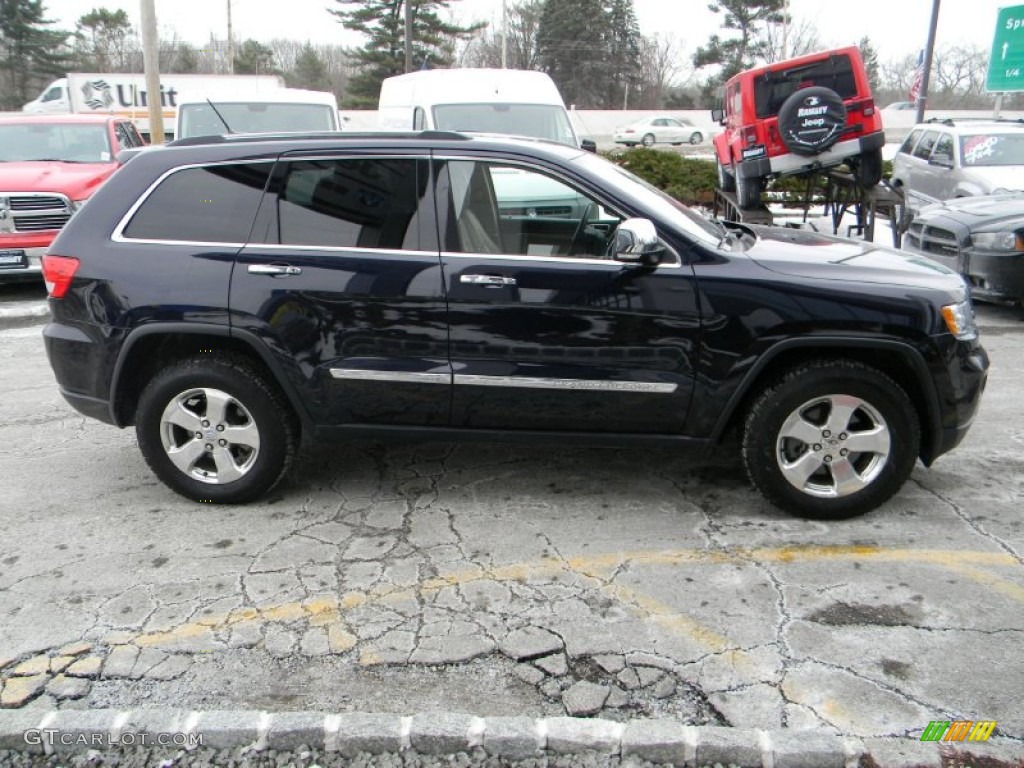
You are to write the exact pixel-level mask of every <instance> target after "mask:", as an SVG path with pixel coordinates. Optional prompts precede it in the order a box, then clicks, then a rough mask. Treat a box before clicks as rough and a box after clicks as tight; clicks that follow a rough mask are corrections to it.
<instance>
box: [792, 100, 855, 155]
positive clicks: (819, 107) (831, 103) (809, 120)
mask: <svg viewBox="0 0 1024 768" xmlns="http://www.w3.org/2000/svg"><path fill="white" fill-rule="evenodd" d="M778 124H779V135H780V137H781V138H782V143H783V144H785V145H786V148H787V149H789V151H790V152H795V153H796V154H798V155H818V154H821V153H822V152H824V151H825V150H827V149H828V148H829V147H831V146H832V145H833V144H835V143H836V142H837V141H838V140H839V137H840V135H841V134H842V130H843V128H844V127H845V126H846V105H845V104H843V99H842V97H841V96H840V95H839V94H838V93H836V92H835V91H833V90H832V89H831V88H823V87H821V86H813V87H811V88H801V89H800V90H798V91H795V92H793V93H792V94H790V96H789V98H788V99H786V100H785V101H784V102H782V106H781V107H779V117H778Z"/></svg>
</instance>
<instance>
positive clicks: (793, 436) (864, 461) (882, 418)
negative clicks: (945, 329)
mask: <svg viewBox="0 0 1024 768" xmlns="http://www.w3.org/2000/svg"><path fill="white" fill-rule="evenodd" d="M920 442H921V428H920V424H919V423H918V419H917V412H916V411H915V410H914V406H913V404H912V403H911V402H910V399H909V398H908V397H907V395H906V393H905V392H904V391H903V390H902V389H901V388H900V387H899V385H897V384H896V383H895V382H894V381H893V380H892V379H890V378H889V377H888V376H886V375H885V374H884V373H882V372H881V371H879V370H876V369H874V368H870V367H868V366H866V365H863V364H861V363H858V362H853V361H848V360H819V361H814V362H810V363H806V364H804V365H801V366H798V367H796V368H793V369H791V370H789V371H788V372H786V373H785V374H784V375H783V376H782V378H781V379H779V380H778V381H776V382H775V383H774V384H773V385H770V386H768V387H767V388H765V389H764V391H762V392H761V394H760V395H759V396H758V397H757V399H756V400H755V401H754V404H753V406H752V407H751V409H750V411H749V412H748V414H747V419H746V424H745V426H744V434H743V463H744V465H745V466H746V469H747V474H748V475H749V477H750V480H751V482H752V483H753V484H754V485H755V486H756V487H757V488H758V490H760V491H761V492H762V493H763V494H764V495H765V497H767V498H768V499H769V500H770V501H771V502H773V503H774V504H776V505H777V506H779V507H780V508H782V509H785V510H787V511H789V512H792V513H794V514H797V515H802V516H804V517H810V518H818V519H832V520H838V519H842V518H847V517H853V516H855V515H859V514H862V513H864V512H867V511H868V510H870V509H873V508H874V507H876V506H878V505H879V504H881V503H882V502H884V501H885V500H886V499H888V498H889V497H890V496H892V495H893V494H894V493H896V491H898V490H899V488H900V486H901V485H903V483H904V481H906V479H907V477H909V475H910V472H911V470H913V468H914V463H915V462H916V460H917V454H918V449H919V446H920Z"/></svg>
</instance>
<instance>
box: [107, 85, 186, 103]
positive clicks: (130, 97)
mask: <svg viewBox="0 0 1024 768" xmlns="http://www.w3.org/2000/svg"><path fill="white" fill-rule="evenodd" d="M117 100H118V102H119V103H120V104H121V106H122V107H148V106H149V99H148V98H147V93H146V90H145V89H144V88H138V87H137V86H134V85H118V86H117ZM160 103H161V104H162V105H163V106H165V107H177V106H178V90H177V89H176V88H174V87H171V88H167V89H165V88H164V86H162V85H161V86H160Z"/></svg>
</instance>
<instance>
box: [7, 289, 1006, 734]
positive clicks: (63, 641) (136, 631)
mask: <svg viewBox="0 0 1024 768" xmlns="http://www.w3.org/2000/svg"><path fill="white" fill-rule="evenodd" d="M979 315H980V321H981V324H982V327H983V339H984V342H985V345H986V347H987V348H988V350H989V352H990V354H991V357H992V373H991V377H990V380H989V386H988V391H987V392H986V395H985V397H984V400H983V404H982V408H981V412H980V414H979V416H978V420H977V422H976V423H975V425H974V427H973V429H972V430H971V432H970V433H969V434H968V437H967V439H966V441H965V442H964V444H963V445H962V446H961V447H960V448H959V449H958V450H956V451H955V452H953V453H952V454H949V455H947V456H945V457H943V458H941V459H940V460H939V461H938V462H937V463H936V464H935V465H934V466H933V467H932V468H931V469H925V468H924V467H922V466H918V467H917V468H916V469H915V471H914V474H913V477H912V480H911V482H909V483H908V484H907V486H906V487H905V488H904V489H903V491H902V492H901V493H900V494H899V495H898V496H897V497H895V499H893V500H892V501H891V502H889V503H888V504H886V505H885V506H884V507H882V508H881V509H879V510H877V511H876V512H874V513H872V514H870V515H868V516H866V517H863V518H860V519H857V520H852V521H845V522H839V523H820V522H811V521H806V520H799V519H796V518H792V517H789V516H786V515H784V514H782V513H780V512H779V511H777V510H775V509H774V508H772V507H770V506H769V505H767V504H766V503H765V502H763V501H762V500H761V499H760V497H758V496H757V495H756V494H755V493H754V492H753V491H752V490H751V488H750V487H749V486H748V484H747V482H746V480H745V478H744V476H743V474H742V471H741V469H740V467H739V465H738V463H737V462H736V461H734V460H733V459H731V458H730V457H728V456H726V457H724V458H723V457H718V456H716V457H711V458H710V459H708V460H706V461H705V462H704V463H703V464H698V463H695V460H694V459H693V457H687V456H683V455H676V454H674V453H671V452H668V451H663V450H660V449H658V450H656V451H652V450H651V449H641V450H635V449H623V450H615V449H607V448H587V447H572V448H565V447H559V446H557V445H540V446H538V445H532V446H521V445H500V444H463V445H456V444H449V443H422V444H404V443H392V444H379V443H374V442H359V443H351V444H321V445H318V446H316V447H315V448H314V449H313V450H311V451H307V453H306V455H305V456H304V457H303V459H302V460H301V461H300V462H299V463H298V466H297V467H296V468H295V469H294V470H293V472H292V474H291V476H290V478H289V479H288V480H287V481H286V482H285V483H284V484H283V485H282V486H281V487H279V488H278V489H277V490H276V491H275V492H274V494H273V495H272V497H270V498H268V499H266V500H265V501H264V502H262V503H257V504H251V505H248V506H246V507H219V506H207V505H202V504H195V503H192V502H188V501H186V500H184V499H182V498H180V497H178V496H176V495H174V494H173V493H171V492H170V491H169V490H167V489H166V488H165V487H164V486H163V485H162V484H160V483H159V482H158V481H157V480H156V479H155V478H154V477H153V476H152V475H151V474H150V473H149V471H148V470H147V468H146V466H145V464H144V462H143V460H142V457H141V455H140V454H139V452H138V449H137V447H136V445H135V439H134V433H133V432H132V431H119V430H117V429H115V428H113V427H108V426H105V425H102V424H99V423H96V422H92V421H88V420H86V419H84V418H82V417H80V416H79V415H77V414H76V413H75V412H74V411H72V410H71V409H70V407H69V406H67V405H66V404H65V403H64V401H63V400H62V399H61V398H60V396H59V394H58V392H57V389H56V386H55V384H54V381H53V377H52V374H51V372H50V370H49V366H48V364H47V362H46V359H45V354H44V351H43V347H42V342H41V337H40V328H39V327H38V326H37V327H33V328H18V329H12V330H6V331H0V370H2V374H0V377H2V378H0V381H2V391H3V393H4V397H2V398H0V466H2V471H0V478H2V480H0V484H2V491H3V492H2V494H0V524H2V531H3V537H2V547H0V685H2V688H0V705H2V706H3V707H7V708H94V707H105V708H112V707H137V706H153V707H157V706H160V707H167V706H173V707H187V708H195V709H231V708H263V709H268V710H274V711H286V710H291V709H295V710H299V709H303V710H317V711H327V710H331V711H347V710H354V711H373V712H400V713H413V712H423V711H431V710H447V711H454V712H469V713H472V714H475V715H480V716H498V715H532V716H553V715H560V714H567V713H568V714H573V715H583V716H586V715H598V716H600V717H603V718H607V719H612V720H627V719H630V718H635V717H647V716H658V717H671V718H673V719H676V720H679V721H681V722H683V723H687V724H695V725H701V724H713V725H732V726H737V727H744V728H766V729H771V728H780V727H787V728H796V729H802V728H815V727H817V728H825V729H829V730H833V731H835V732H837V733H840V734H843V735H851V736H861V737H874V736H907V737H910V738H912V739H916V738H919V736H920V733H921V732H922V730H923V729H924V727H925V726H926V725H927V724H928V722H929V721H931V720H961V719H967V720H996V721H997V722H998V726H997V729H996V734H997V735H998V736H999V737H1000V738H1001V740H1002V741H1004V742H1007V743H1010V744H1018V745H1019V746H1020V747H1021V748H1022V754H1024V709H1022V708H1021V707H1020V704H1019V698H1020V693H1019V692H1020V690H1021V689H1022V688H1024V655H1022V654H1021V650H1020V649H1021V647H1022V640H1024V610H1022V607H1024V522H1022V519H1021V500H1022V496H1024V461H1022V458H1021V457H1022V447H1024V420H1022V417H1021V412H1020V399H1021V393H1022V392H1024V388H1022V386H1021V383H1020V382H1021V376H1022V373H1024V356H1022V355H1021V352H1020V350H1021V344H1022V341H1024V323H1022V322H1021V317H1022V315H1021V313H1020V311H1019V310H1003V309H996V308H982V309H981V310H980V312H979ZM986 331H987V332H986ZM922 746H923V745H922ZM983 746H984V745H979V748H982V747H983Z"/></svg>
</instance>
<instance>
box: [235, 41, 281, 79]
mask: <svg viewBox="0 0 1024 768" xmlns="http://www.w3.org/2000/svg"><path fill="white" fill-rule="evenodd" d="M235 74H236V75H272V74H274V52H273V51H272V50H270V49H269V48H267V46H265V45H263V43H260V42H258V41H256V40H252V39H249V40H246V41H245V42H244V43H242V46H241V47H240V48H239V49H238V51H237V52H236V53H235Z"/></svg>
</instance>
